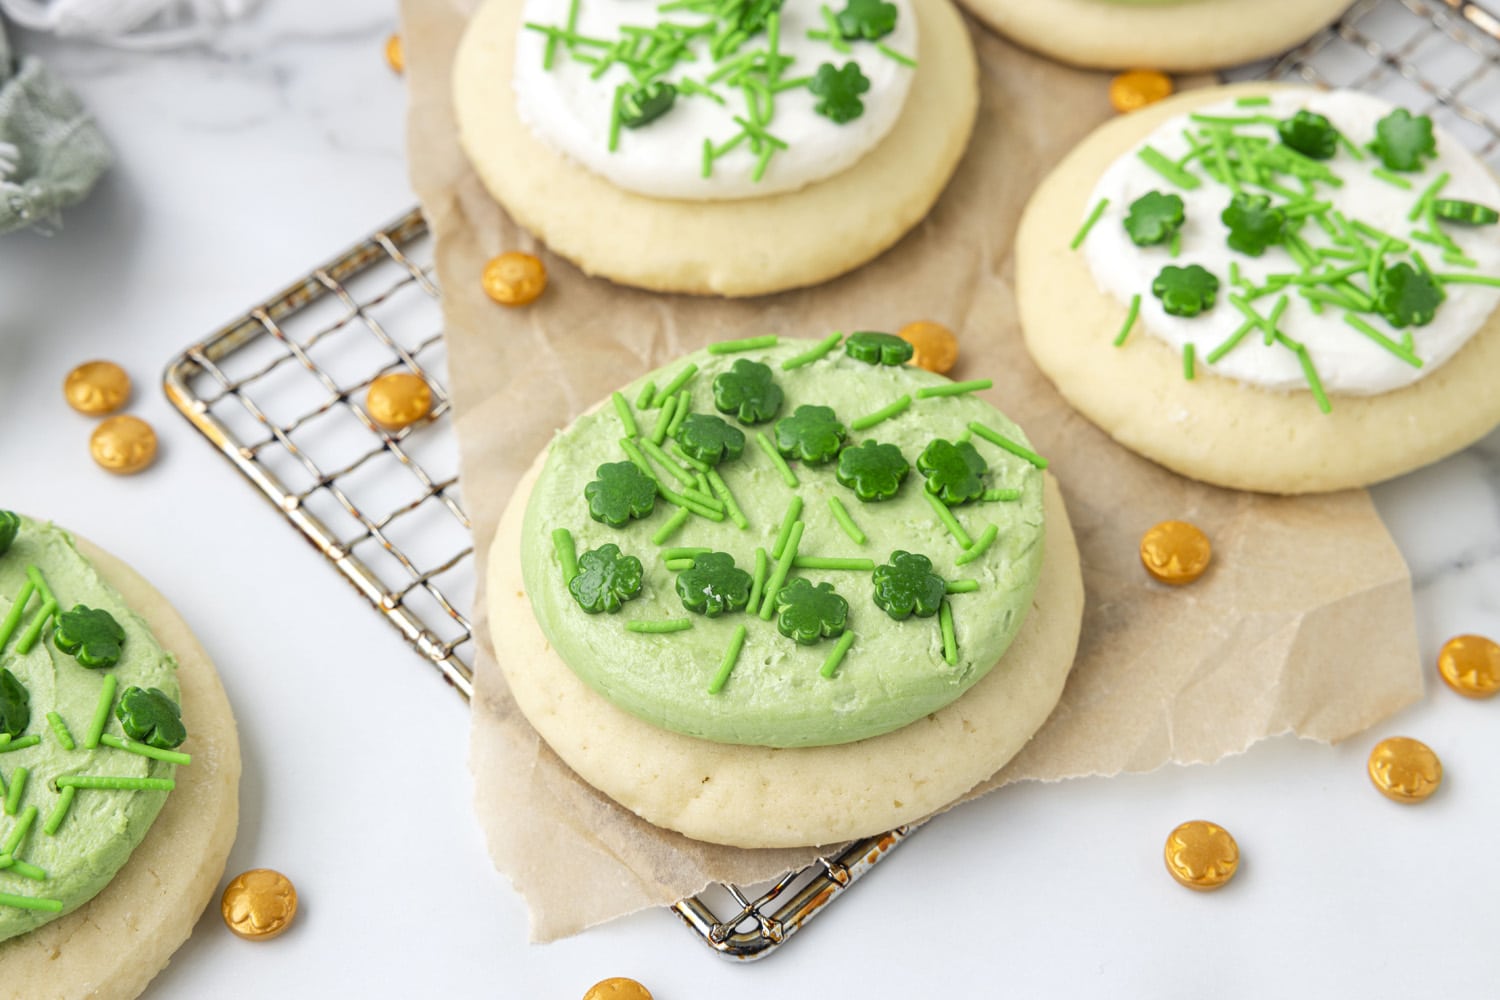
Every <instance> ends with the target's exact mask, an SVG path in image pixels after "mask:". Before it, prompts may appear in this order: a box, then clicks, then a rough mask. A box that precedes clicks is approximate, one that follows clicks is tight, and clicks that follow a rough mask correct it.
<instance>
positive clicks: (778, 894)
mask: <svg viewBox="0 0 1500 1000" xmlns="http://www.w3.org/2000/svg"><path fill="white" fill-rule="evenodd" d="M1229 75H1230V76H1232V77H1234V78H1236V79H1254V78H1263V79H1277V80H1296V81H1304V82H1308V83H1312V84H1315V85H1318V86H1325V87H1330V86H1332V87H1349V88H1354V89H1361V90H1367V91H1375V92H1378V93H1380V94H1382V95H1383V96H1387V97H1389V98H1391V99H1392V100H1394V101H1396V102H1398V103H1401V104H1404V105H1406V106H1408V107H1411V108H1413V109H1414V110H1420V111H1422V112H1425V113H1428V114H1431V115H1432V116H1433V118H1434V119H1435V120H1436V121H1438V122H1439V123H1440V124H1442V125H1444V126H1445V127H1447V128H1448V129H1449V130H1450V131H1452V132H1453V133H1454V134H1455V135H1457V136H1458V137H1459V138H1460V139H1461V140H1462V141H1464V142H1465V143H1467V144H1468V145H1469V146H1470V147H1471V148H1473V149H1475V150H1477V151H1478V152H1479V153H1480V154H1481V155H1482V156H1484V157H1485V159H1486V160H1487V161H1488V162H1489V163H1490V165H1491V166H1493V167H1497V168H1500V124H1497V122H1500V17H1497V16H1496V15H1495V14H1493V13H1491V12H1490V11H1488V10H1487V9H1485V8H1484V7H1483V6H1481V5H1479V4H1477V3H1474V2H1472V0H1359V2H1357V3H1355V4H1354V5H1353V6H1352V7H1351V8H1350V10H1349V11H1348V12H1347V13H1346V14H1345V15H1344V17H1342V18H1341V19H1340V20H1339V21H1338V22H1337V23H1335V24H1334V25H1333V26H1332V27H1330V28H1329V29H1328V30H1326V31H1324V32H1322V33H1320V34H1319V35H1317V36H1316V37H1314V38H1313V39H1311V40H1310V41H1308V42H1307V43H1306V44H1304V45H1302V46H1301V47H1299V48H1298V49H1296V50H1294V51H1292V52H1290V53H1288V54H1287V55H1286V56H1284V57H1282V58H1281V59H1279V60H1275V61H1271V62H1268V63H1264V64H1260V65H1258V66H1254V67H1247V68H1245V69H1243V70H1240V71H1237V72H1234V73H1231V74H1229ZM441 323H442V316H441V310H440V307H439V291H438V288H437V285H436V284H435V281H434V278H433V265H432V247H431V240H430V239H429V237H428V235H427V228H426V224H425V222H424V221H423V219H422V217H421V214H420V212H418V211H411V212H409V213H407V214H406V215H403V216H402V217H401V218H399V219H397V220H396V221H394V222H393V223H391V224H390V225H388V226H385V227H383V228H382V229H380V230H379V231H377V232H376V233H375V234H374V235H372V236H371V237H369V238H368V239H366V240H364V241H363V242H361V243H359V244H358V245H356V246H354V247H352V248H351V249H349V250H348V251H346V252H345V253H343V254H341V255H339V256H338V257H337V258H336V259H334V260H332V261H330V262H329V263H327V264H325V265H324V266H323V267H320V268H317V269H315V270H313V271H312V272H311V273H310V274H308V275H306V276H305V277H303V278H301V279H299V280H297V281H296V282H294V283H293V284H292V285H290V286H289V287H287V288H285V289H283V290H282V291H281V292H280V293H278V294H277V295H274V296H272V297H271V298H269V299H267V300H266V301H265V302H263V303H261V304H260V305H258V306H256V307H254V308H252V309H250V310H249V311H248V312H246V313H245V314H244V315H243V316H240V317H238V318H237V319H235V320H234V321H232V322H231V323H229V324H228V325H226V326H225V327H224V328H222V329H221V330H219V331H218V332H216V333H214V334H212V335H211V336H209V337H208V338H206V339H205V340H203V341H202V342H201V343H199V344H196V345H194V346H193V347H191V348H189V349H188V350H186V351H184V352H183V353H182V354H181V355H179V356H178V357H177V358H175V359H174V360H173V361H172V362H171V363H170V364H169V366H168V368H167V370H166V373H165V376H164V387H165V390H166V393H167V396H168V398H169V399H171V401H172V402H173V404H174V405H175V406H176V407H177V408H178V409H179V410H180V411H181V412H182V414H183V415H184V416H185V417H186V418H187V419H188V420H189V421H190V422H191V423H192V424H193V425H194V426H195V427H197V428H198V430H199V431H200V432H202V433H203V435H204V436H205V437H207V438H208V440H209V441H210V442H211V443H212V444H213V445H214V446H215V447H216V448H218V450H219V451H220V452H221V453H222V454H223V455H224V456H225V457H226V458H228V459H229V460H230V462H231V463H233V465H234V466H235V467H236V468H237V469H239V470H240V472H241V473H242V474H244V475H245V477H246V478H247V479H249V481H250V482H251V483H253V484H254V485H255V486H256V488H258V489H259V490H260V491H261V492H262V493H263V494H264V495H265V496H266V497H267V498H268V499H269V500H270V501H271V502H272V503H274V504H275V505H276V507H277V508H278V509H279V510H280V511H281V512H282V515H283V516H284V517H286V519H287V520H288V521H290V522H291V523H292V524H294V525H295V526H296V527H297V529H298V530H299V531H301V532H302V534H303V535H304V536H305V537H306V538H307V539H308V540H309V541H311V542H312V543H313V544H314V545H315V546H316V547H317V549H318V550H319V551H320V552H322V553H323V555H324V556H325V557H326V558H327V559H328V560H329V562H330V563H332V564H333V565H334V566H335V567H336V568H337V570H338V571H339V573H340V574H341V575H342V576H343V577H344V578H345V579H346V580H348V581H349V582H350V583H351V584H353V585H354V587H355V588H356V589H357V590H358V591H359V592H360V593H361V594H363V595H364V597H365V598H366V600H368V601H369V602H370V603H371V604H373V605H374V606H375V607H376V608H378V609H379V610H380V611H381V613H382V614H384V615H385V617H386V618H387V620H389V621H390V622H391V623H392V624H394V625H395V626H396V627H397V628H398V629H399V630H400V631H401V633H402V634H403V635H404V636H405V637H406V638H407V640H408V641H409V642H411V643H412V644H413V645H414V646H415V647H416V648H417V650H418V651H419V652H420V653H421V654H422V655H423V656H424V657H425V658H426V659H427V660H428V661H429V662H430V663H432V664H433V665H434V666H435V667H437V669H438V670H439V671H440V672H441V674H442V676H443V677H445V678H446V679H447V680H448V681H449V682H450V683H451V684H452V686H453V687H454V688H455V689H456V690H458V691H459V693H461V694H462V695H463V696H464V697H465V698H468V697H470V696H471V695H472V693H473V686H472V672H471V668H470V663H471V654H472V647H473V637H472V631H471V628H470V623H469V620H468V617H467V615H466V609H467V608H469V607H470V605H471V603H472V596H473V584H474V572H473V560H472V556H473V554H474V549H473V543H472V537H471V535H470V525H469V520H468V517H467V515H465V513H464V510H463V507H462V504H461V501H460V498H459V494H458V475H457V469H458V456H457V451H456V445H455V444H454V440H453V435H452V434H451V433H450V432H449V429H448V428H447V427H446V424H447V423H448V420H449V416H450V405H449V401H448V396H447V393H446V391H445V390H444V381H445V377H446V351H445V349H444V345H443V341H442V330H441ZM390 371H410V372H414V373H416V374H418V375H420V376H422V377H423V378H424V379H425V380H426V381H427V382H428V384H429V385H430V386H431V387H432V390H433V393H434V399H435V407H434V410H433V413H432V415H431V416H430V417H429V418H428V419H427V420H425V421H424V422H422V423H420V424H417V425H415V426H413V427H409V428H406V429H404V430H401V431H397V432H387V431H384V430H382V429H381V428H380V427H379V426H378V425H377V424H375V422H374V421H373V420H372V419H371V418H370V416H369V414H368V413H367V412H366V411H365V409H364V406H363V402H362V399H363V393H364V390H365V389H366V388H367V387H368V386H369V384H370V383H371V382H372V381H374V379H375V378H377V377H378V376H380V375H382V374H385V373H386V372H390ZM914 828H915V827H914V826H906V827H901V828H899V829H896V830H892V831H890V832H888V833H885V834H882V835H881V836H878V837H871V838H867V839H865V840H861V841H858V842H856V843H853V844H851V845H849V846H848V847H846V848H845V849H844V850H843V851H841V852H840V853H839V854H838V855H836V856H833V857H829V858H826V859H822V860H820V861H818V862H816V863H814V864H813V865H810V866H808V867H807V868H806V869H803V870H802V871H798V872H793V873H791V874H789V875H787V876H785V877H784V878H782V879H781V880H779V881H777V882H775V883H774V884H772V885H770V886H766V887H760V888H759V889H758V890H746V889H743V888H741V887H739V886H733V885H726V886H723V887H722V892H723V894H724V895H726V896H727V898H728V902H727V904H726V903H724V902H723V901H720V903H719V912H716V911H715V908H714V906H713V905H712V903H711V902H710V900H709V898H708V897H707V894H705V895H703V896H695V897H691V898H689V899H685V900H682V901H681V902H679V903H677V904H676V905H675V906H674V909H675V910H676V912H677V913H678V915H679V916H680V917H681V918H682V919H683V921H684V922H685V923H686V924H687V925H688V926H689V928H691V929H692V930H693V931H694V932H695V933H696V934H697V935H698V936H699V938H700V939H701V940H702V941H703V942H704V943H706V944H707V945H708V946H709V947H711V948H713V949H715V950H716V951H718V952H719V953H720V954H723V955H725V956H728V957H731V958H736V959H755V958H760V957H763V956H765V955H767V954H769V953H770V952H771V951H773V950H774V949H776V948H777V947H778V946H780V945H781V944H783V943H784V942H785V941H786V940H787V939H788V938H790V937H791V936H792V935H793V934H794V933H796V931H798V930H799V929H800V928H801V927H802V926H804V925H805V924H806V923H807V922H808V921H809V920H811V919H812V917H814V916H815V915H817V914H818V913H819V912H821V911H822V910H823V909H824V908H825V907H826V906H827V905H828V904H829V903H830V902H832V901H833V900H834V899H836V898H837V897H838V896H839V895H840V894H842V892H843V891H844V890H845V889H847V888H848V887H849V886H850V885H852V884H853V883H854V881H855V880H857V879H858V878H859V877H860V876H861V875H863V874H864V873H865V872H867V871H869V870H870V869H871V868H872V867H873V866H874V865H875V864H877V863H878V862H879V861H880V860H882V859H883V858H885V857H887V856H888V855H889V853H890V852H891V851H892V850H893V849H894V848H895V847H896V846H898V845H899V844H900V843H901V842H902V841H903V840H904V839H905V838H906V836H907V835H908V834H909V833H910V832H911V831H912V830H913V829H914Z"/></svg>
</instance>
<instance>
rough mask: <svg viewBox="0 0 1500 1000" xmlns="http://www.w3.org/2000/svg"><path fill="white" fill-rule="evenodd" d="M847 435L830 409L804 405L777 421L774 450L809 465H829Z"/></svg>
mask: <svg viewBox="0 0 1500 1000" xmlns="http://www.w3.org/2000/svg"><path fill="white" fill-rule="evenodd" d="M848 434H849V432H848V431H846V430H845V429H844V425H843V424H841V423H839V418H838V415H837V414H835V413H834V412H833V409H832V408H831V407H827V406H810V405H803V406H799V407H797V410H796V412H795V413H793V414H792V415H791V416H790V417H782V418H781V419H780V420H778V421H776V450H777V451H779V452H781V454H782V455H783V456H785V457H786V458H798V459H801V460H802V461H804V462H806V463H807V464H808V465H822V464H824V463H825V462H831V461H833V459H834V458H835V457H837V455H838V453H839V447H840V445H842V444H843V443H844V438H845V437H847V436H848Z"/></svg>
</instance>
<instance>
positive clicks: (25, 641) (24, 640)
mask: <svg viewBox="0 0 1500 1000" xmlns="http://www.w3.org/2000/svg"><path fill="white" fill-rule="evenodd" d="M55 614H57V600H56V599H55V598H54V599H52V600H49V601H48V602H47V603H46V604H43V605H42V610H41V611H40V612H39V613H38V614H37V616H36V617H35V618H33V619H32V620H31V624H30V625H27V626H26V631H25V632H22V633H21V637H20V638H19V639H17V640H16V652H17V653H20V654H22V655H23V656H24V655H25V654H27V653H29V652H31V647H32V646H35V645H36V641H37V639H38V638H39V637H40V636H41V634H42V629H43V628H45V627H46V625H47V622H48V621H49V620H50V619H51V618H52V616H53V615H55Z"/></svg>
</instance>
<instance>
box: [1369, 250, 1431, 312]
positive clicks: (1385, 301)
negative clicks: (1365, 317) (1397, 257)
mask: <svg viewBox="0 0 1500 1000" xmlns="http://www.w3.org/2000/svg"><path fill="white" fill-rule="evenodd" d="M1443 299H1444V295H1443V288H1442V286H1441V285H1439V284H1438V283H1437V282H1436V281H1434V280H1433V279H1432V276H1431V275H1429V274H1427V273H1426V272H1425V271H1418V270H1417V269H1416V268H1414V267H1412V266H1411V265H1410V264H1407V263H1405V262H1404V261H1403V262H1402V263H1400V264H1396V265H1394V266H1392V267H1388V268H1386V269H1385V270H1384V271H1381V272H1380V280H1379V281H1377V282H1376V284H1375V311H1376V312H1378V313H1380V315H1382V316H1384V317H1385V318H1386V322H1388V323H1390V324H1391V326H1394V327H1396V328H1397V329H1400V328H1401V327H1404V326H1426V325H1427V324H1428V323H1431V322H1432V318H1433V317H1434V316H1436V315H1437V308H1438V306H1440V305H1442V304H1443Z"/></svg>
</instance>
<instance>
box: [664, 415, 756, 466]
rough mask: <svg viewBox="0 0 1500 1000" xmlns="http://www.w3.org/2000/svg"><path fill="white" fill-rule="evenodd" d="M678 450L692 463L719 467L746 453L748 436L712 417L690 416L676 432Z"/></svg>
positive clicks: (720, 419) (718, 418)
mask: <svg viewBox="0 0 1500 1000" xmlns="http://www.w3.org/2000/svg"><path fill="white" fill-rule="evenodd" d="M677 446H678V447H679V448H681V449H682V450H683V452H684V453H685V454H686V455H687V456H688V457H689V458H693V459H697V460H698V461H700V462H707V463H708V464H709V465H718V464H719V463H720V462H723V461H725V460H726V459H735V458H739V457H740V455H741V454H743V453H744V451H745V432H744V431H742V430H740V429H739V428H738V427H734V426H731V425H730V424H728V423H726V422H725V421H724V420H723V418H721V417H716V416H714V415H713V414H711V413H690V414H688V418H687V419H686V420H684V421H683V422H682V424H681V426H679V427H678V428H677Z"/></svg>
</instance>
